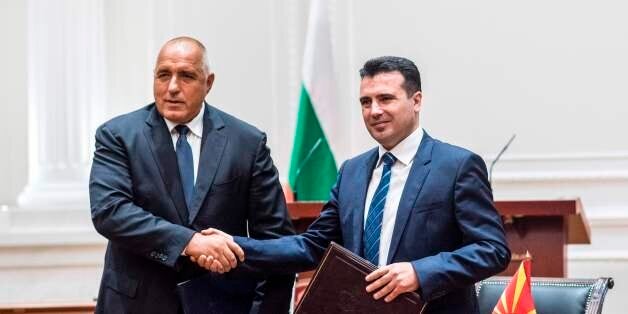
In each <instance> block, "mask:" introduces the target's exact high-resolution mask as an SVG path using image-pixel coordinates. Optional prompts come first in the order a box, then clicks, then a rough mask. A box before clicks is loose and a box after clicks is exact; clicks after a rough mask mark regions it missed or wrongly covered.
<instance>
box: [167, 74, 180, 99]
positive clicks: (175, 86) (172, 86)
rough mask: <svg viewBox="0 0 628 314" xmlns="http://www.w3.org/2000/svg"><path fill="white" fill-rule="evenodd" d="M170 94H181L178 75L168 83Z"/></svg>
mask: <svg viewBox="0 0 628 314" xmlns="http://www.w3.org/2000/svg"><path fill="white" fill-rule="evenodd" d="M168 92H169V93H171V94H176V93H178V92H179V82H178V79H177V76H176V75H173V76H172V77H171V78H170V82H168Z"/></svg>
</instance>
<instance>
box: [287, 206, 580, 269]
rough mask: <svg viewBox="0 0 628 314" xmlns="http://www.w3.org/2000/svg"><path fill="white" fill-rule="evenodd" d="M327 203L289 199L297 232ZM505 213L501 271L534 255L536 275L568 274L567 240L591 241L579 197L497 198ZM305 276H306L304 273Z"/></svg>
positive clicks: (289, 208)
mask: <svg viewBox="0 0 628 314" xmlns="http://www.w3.org/2000/svg"><path fill="white" fill-rule="evenodd" d="M323 204H324V203H321V202H290V201H289V202H288V211H289V212H290V216H291V218H292V221H293V223H294V225H295V228H296V229H297V232H299V233H300V232H303V231H305V229H307V226H309V225H310V223H312V222H313V221H314V220H315V219H316V217H318V215H319V213H320V210H321V209H322V207H323ZM495 206H496V207H497V210H498V211H499V213H500V214H501V215H502V218H503V221H504V228H505V229H506V237H507V239H508V246H509V247H510V250H511V251H512V260H511V262H510V265H509V266H508V268H507V269H506V271H504V272H503V273H501V274H500V275H503V276H508V275H512V274H514V272H515V271H516V270H517V267H518V266H519V263H520V262H521V259H522V258H523V257H524V256H525V254H526V251H529V252H530V254H531V255H532V259H533V263H532V274H533V275H534V276H535V277H566V276H567V244H589V243H591V231H590V228H589V223H588V221H587V219H586V216H585V215H584V211H583V209H582V203H581V202H580V199H578V198H576V199H565V200H529V201H496V202H495ZM302 277H307V275H304V276H302Z"/></svg>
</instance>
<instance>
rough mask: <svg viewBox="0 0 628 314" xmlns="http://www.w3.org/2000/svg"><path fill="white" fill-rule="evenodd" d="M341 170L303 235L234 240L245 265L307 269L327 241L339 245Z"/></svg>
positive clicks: (280, 270) (265, 268)
mask: <svg viewBox="0 0 628 314" xmlns="http://www.w3.org/2000/svg"><path fill="white" fill-rule="evenodd" d="M342 169H343V167H342V166H341V168H340V171H339V174H338V178H337V180H336V184H335V185H334V187H333V188H332V190H331V194H330V199H329V201H328V202H327V203H326V204H325V206H323V209H322V211H321V214H320V216H319V217H318V218H317V219H316V220H315V221H314V222H313V223H312V224H311V225H310V226H309V227H308V229H307V230H306V231H305V232H304V233H302V234H299V235H294V236H287V237H282V238H279V239H273V240H256V239H250V238H243V237H234V239H235V241H236V242H237V243H238V244H239V245H240V246H241V247H242V249H243V250H244V253H245V256H246V260H245V263H246V264H247V266H251V267H252V268H254V269H260V270H263V271H266V272H273V273H295V272H301V271H306V270H311V269H313V268H315V267H316V265H318V262H319V261H320V259H321V257H322V256H323V253H324V251H325V249H326V248H327V246H328V245H329V243H330V242H331V241H334V242H337V243H339V244H342V230H341V229H340V218H339V214H338V187H339V186H340V180H341V178H342Z"/></svg>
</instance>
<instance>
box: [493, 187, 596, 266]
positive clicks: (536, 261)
mask: <svg viewBox="0 0 628 314" xmlns="http://www.w3.org/2000/svg"><path fill="white" fill-rule="evenodd" d="M495 206H496V207H497V210H498V211H499V213H500V214H501V215H502V219H503V221H504V228H505V229H506V237H507V239H508V246H509V247H510V250H511V251H512V259H511V261H510V265H508V268H507V269H506V271H504V272H503V273H501V274H500V275H502V276H507V275H512V274H514V273H515V271H516V270H517V267H518V266H519V264H520V262H521V259H522V258H523V257H525V254H526V251H529V252H530V254H531V255H532V274H533V276H535V277H567V244H590V243H591V230H590V228H589V222H588V221H587V218H586V216H585V214H584V210H583V209H582V202H580V199H579V198H576V199H565V200H530V201H496V202H495Z"/></svg>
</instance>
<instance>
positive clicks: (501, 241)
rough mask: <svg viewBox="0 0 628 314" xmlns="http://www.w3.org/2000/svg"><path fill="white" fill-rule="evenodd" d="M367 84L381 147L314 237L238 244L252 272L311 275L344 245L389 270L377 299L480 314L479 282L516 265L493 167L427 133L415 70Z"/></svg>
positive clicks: (375, 67)
mask: <svg viewBox="0 0 628 314" xmlns="http://www.w3.org/2000/svg"><path fill="white" fill-rule="evenodd" d="M360 76H361V78H362V81H361V84H360V103H361V105H362V116H363V118H364V123H365V125H366V128H367V130H368V131H369V133H370V134H371V136H372V137H373V138H374V139H375V140H376V141H377V142H378V143H379V146H378V147H376V148H374V149H372V150H370V151H368V152H366V153H364V154H361V155H359V156H357V157H355V158H352V159H349V160H347V161H346V162H345V163H344V164H343V165H342V166H341V168H340V171H339V174H338V179H337V181H336V184H335V186H334V187H333V189H332V191H331V197H330V200H329V202H328V203H327V204H326V205H325V206H324V207H323V210H322V211H321V214H320V217H319V218H318V219H317V220H316V221H315V222H314V223H312V225H311V226H310V227H309V228H308V230H307V231H306V232H305V233H303V234H301V235H298V236H291V237H284V238H280V239H276V240H269V241H257V240H252V239H247V238H241V237H235V240H236V242H237V243H238V244H239V245H240V246H241V247H242V248H243V249H244V252H245V254H246V263H248V264H250V265H252V266H255V267H260V268H262V269H265V270H270V271H276V272H299V271H304V270H308V269H312V268H314V267H315V266H316V265H317V263H318V262H319V261H320V258H321V256H322V254H323V252H324V250H325V248H326V247H327V246H328V244H329V243H330V241H335V242H338V243H339V244H341V245H343V246H344V247H346V248H347V249H349V250H351V251H353V252H354V253H356V254H359V255H361V256H363V257H365V258H367V259H368V260H370V261H371V262H372V263H374V264H376V265H379V266H380V268H379V269H378V270H376V271H375V272H373V273H371V274H369V275H368V276H367V277H366V281H367V283H365V289H366V290H367V291H368V292H370V293H373V297H374V298H375V299H382V298H383V299H384V301H385V302H390V301H392V300H393V299H395V298H396V297H397V296H398V295H399V294H401V293H404V292H409V291H417V292H418V293H419V294H420V295H421V296H422V297H423V299H424V300H426V301H428V302H429V305H428V308H427V311H428V312H429V313H465V314H467V313H477V312H478V304H477V300H476V296H475V291H474V283H475V282H477V281H479V280H482V279H484V278H486V277H489V276H491V275H494V274H496V273H498V272H500V271H502V270H503V269H505V268H506V266H507V265H508V262H509V261H510V251H509V249H508V246H507V244H506V240H505V236H504V230H503V227H502V222H501V218H500V216H499V214H498V213H497V211H496V209H495V207H494V205H493V197H492V193H491V188H490V185H489V182H488V180H487V175H486V166H485V164H484V162H483V160H482V158H480V157H479V156H478V155H476V154H474V153H472V152H470V151H468V150H465V149H463V148H460V147H457V146H453V145H450V144H447V143H443V142H441V141H439V140H436V139H434V138H432V137H430V136H429V135H428V134H427V133H426V132H425V131H424V130H423V129H421V128H420V127H419V112H420V109H421V99H422V93H421V80H420V76H419V71H418V69H417V67H416V66H415V65H414V63H413V62H412V61H410V60H407V59H405V58H399V57H380V58H375V59H372V60H369V61H368V62H366V64H365V65H364V67H363V69H361V70H360ZM205 233H206V234H217V233H218V234H219V233H220V232H219V231H215V230H208V231H206V232H205ZM201 266H205V267H207V266H209V267H211V264H210V263H206V264H201Z"/></svg>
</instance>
